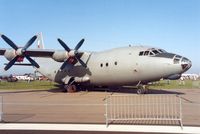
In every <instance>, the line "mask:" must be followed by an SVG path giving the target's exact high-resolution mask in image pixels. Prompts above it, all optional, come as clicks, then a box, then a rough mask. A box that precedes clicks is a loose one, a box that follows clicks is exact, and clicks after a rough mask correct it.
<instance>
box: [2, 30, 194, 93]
mask: <svg viewBox="0 0 200 134" xmlns="http://www.w3.org/2000/svg"><path fill="white" fill-rule="evenodd" d="M0 36H1V38H2V39H3V40H4V41H5V42H6V43H7V44H8V45H10V46H11V47H12V49H0V55H3V56H5V58H6V59H7V60H9V61H10V62H9V63H8V64H6V66H5V68H4V70H8V69H9V68H10V67H12V65H15V64H17V63H16V62H22V61H23V59H24V58H26V59H27V60H28V61H29V62H30V63H31V64H30V65H32V66H33V67H34V68H36V70H37V71H38V72H40V73H41V74H43V75H45V76H46V77H48V78H49V79H51V80H52V81H55V82H57V83H60V84H63V85H65V86H64V87H65V89H66V90H67V91H69V92H72V91H76V87H77V86H83V85H91V86H129V85H130V86H132V85H134V86H137V87H138V90H137V93H139V94H142V93H146V92H147V89H146V88H145V86H144V85H146V84H147V83H148V82H153V81H157V80H160V79H161V78H164V79H170V80H174V79H179V78H180V77H181V74H182V73H184V72H185V71H187V70H188V69H189V68H190V67H191V66H192V63H191V61H190V60H189V59H187V58H185V57H183V56H180V55H177V54H173V53H168V52H166V51H165V50H163V49H158V48H152V47H143V46H128V47H122V48H115V49H111V50H107V51H102V52H82V51H79V48H80V47H81V45H82V44H83V42H84V39H82V40H81V41H80V42H79V43H78V44H77V45H76V47H75V48H74V49H70V48H69V47H68V46H67V45H66V44H65V43H64V41H62V40H61V39H59V38H58V42H59V43H60V44H61V45H62V47H63V48H64V50H49V49H28V48H29V47H30V46H31V45H32V44H33V42H34V41H35V40H36V38H37V36H36V35H35V36H33V37H32V38H31V39H30V40H29V41H28V42H27V44H26V45H25V46H24V47H18V46H17V45H16V44H15V43H14V42H12V41H11V40H10V39H9V38H8V37H6V36H5V35H3V34H1V35H0ZM31 57H35V58H34V59H32V58H31ZM22 65H23V64H22Z"/></svg>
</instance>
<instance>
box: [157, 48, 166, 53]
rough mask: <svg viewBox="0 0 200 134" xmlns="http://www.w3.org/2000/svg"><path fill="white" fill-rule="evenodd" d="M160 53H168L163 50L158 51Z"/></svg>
mask: <svg viewBox="0 0 200 134" xmlns="http://www.w3.org/2000/svg"><path fill="white" fill-rule="evenodd" d="M158 51H159V52H161V53H166V51H165V50H163V49H158Z"/></svg>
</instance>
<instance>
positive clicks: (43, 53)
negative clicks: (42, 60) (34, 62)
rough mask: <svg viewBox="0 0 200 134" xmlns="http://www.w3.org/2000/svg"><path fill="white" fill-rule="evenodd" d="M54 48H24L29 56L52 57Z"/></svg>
mask: <svg viewBox="0 0 200 134" xmlns="http://www.w3.org/2000/svg"><path fill="white" fill-rule="evenodd" d="M54 52H55V50H48V49H35V50H34V49H33V50H26V54H27V55H29V56H31V57H52V55H53V53H54Z"/></svg>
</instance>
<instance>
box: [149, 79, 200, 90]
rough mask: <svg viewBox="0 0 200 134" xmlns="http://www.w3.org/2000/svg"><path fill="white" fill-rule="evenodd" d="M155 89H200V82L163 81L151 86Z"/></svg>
mask: <svg viewBox="0 0 200 134" xmlns="http://www.w3.org/2000/svg"><path fill="white" fill-rule="evenodd" d="M150 88H153V89H194V88H196V89H197V88H199V89H200V80H196V81H193V80H185V81H182V82H180V80H171V81H168V80H161V81H159V82H154V83H153V84H151V85H150Z"/></svg>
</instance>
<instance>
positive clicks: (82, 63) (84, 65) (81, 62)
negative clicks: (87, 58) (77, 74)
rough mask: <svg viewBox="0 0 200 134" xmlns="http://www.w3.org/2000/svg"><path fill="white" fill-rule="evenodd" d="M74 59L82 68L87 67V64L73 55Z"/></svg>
mask: <svg viewBox="0 0 200 134" xmlns="http://www.w3.org/2000/svg"><path fill="white" fill-rule="evenodd" d="M75 58H76V60H77V61H78V62H79V63H80V64H81V65H82V66H83V67H84V68H87V65H86V64H85V63H84V62H83V61H82V60H81V59H80V58H78V57H75Z"/></svg>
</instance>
